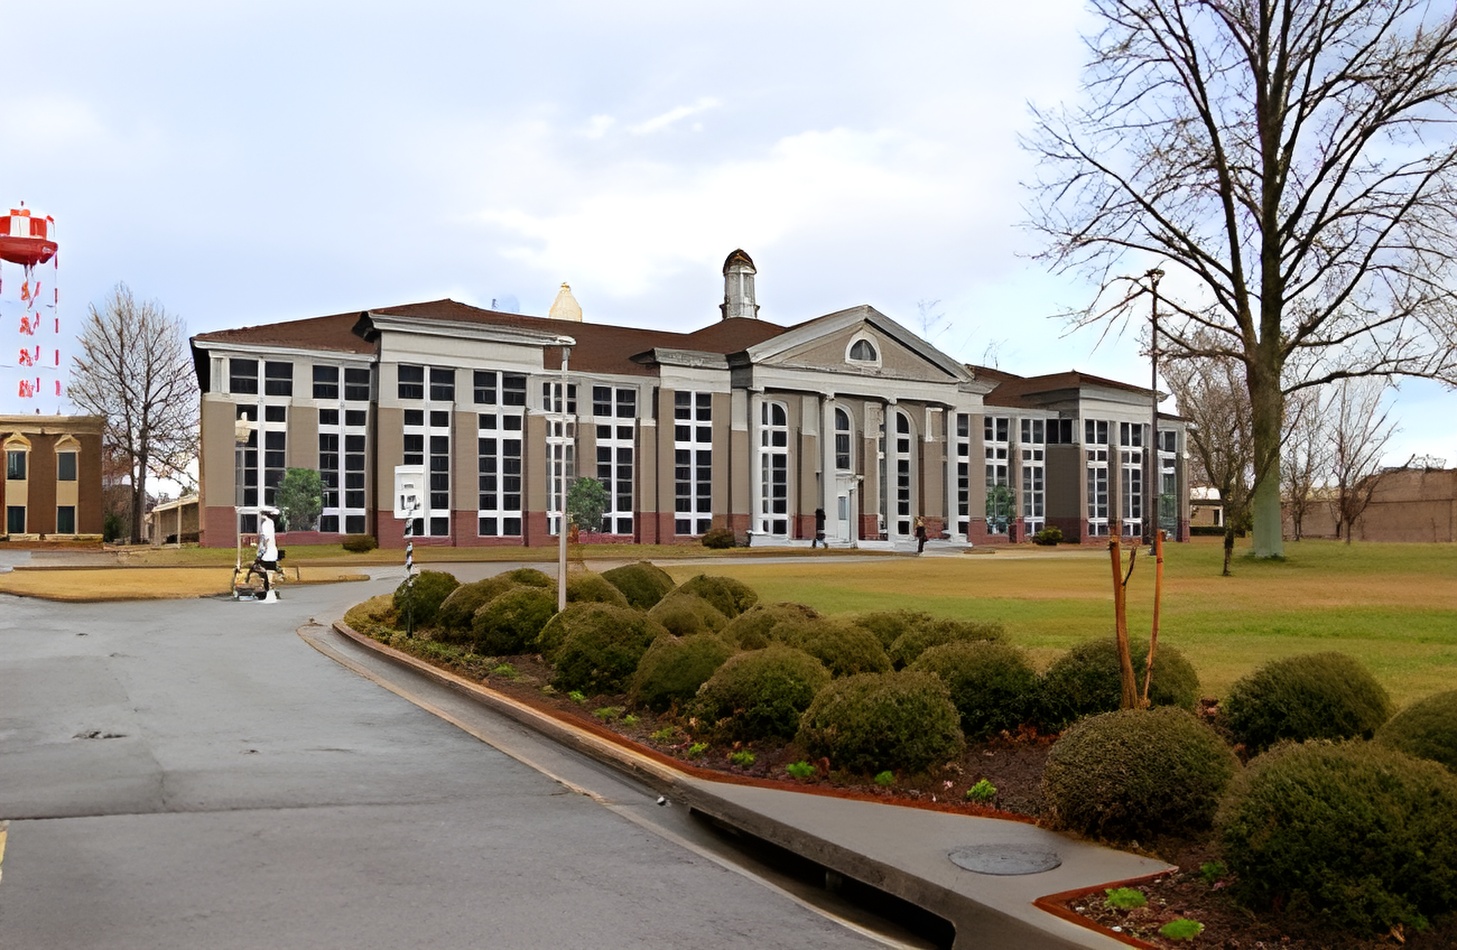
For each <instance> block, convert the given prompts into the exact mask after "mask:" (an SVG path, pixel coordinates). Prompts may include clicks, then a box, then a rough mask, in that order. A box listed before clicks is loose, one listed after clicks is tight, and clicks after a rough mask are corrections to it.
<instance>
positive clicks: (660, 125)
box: [627, 97, 719, 135]
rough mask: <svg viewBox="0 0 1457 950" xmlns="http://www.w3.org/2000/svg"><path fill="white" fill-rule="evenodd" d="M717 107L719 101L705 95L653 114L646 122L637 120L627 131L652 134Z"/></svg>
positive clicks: (637, 133)
mask: <svg viewBox="0 0 1457 950" xmlns="http://www.w3.org/2000/svg"><path fill="white" fill-rule="evenodd" d="M718 107H719V101H718V100H717V99H714V98H712V97H705V98H702V99H699V100H698V101H697V102H695V103H693V104H692V105H691V106H677V107H675V108H672V109H669V110H668V111H667V112H664V113H662V114H661V115H655V116H653V117H652V118H651V119H648V120H647V121H646V122H639V123H638V124H636V125H630V126H628V127H627V131H629V132H631V133H632V134H633V135H652V134H653V133H654V132H661V131H662V130H663V129H666V128H668V127H669V126H670V125H674V124H675V123H678V122H681V121H683V120H684V119H686V118H688V117H689V116H695V115H699V114H701V113H704V112H707V111H709V110H710V109H717V108H718Z"/></svg>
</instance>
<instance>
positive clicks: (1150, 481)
mask: <svg viewBox="0 0 1457 950" xmlns="http://www.w3.org/2000/svg"><path fill="white" fill-rule="evenodd" d="M1144 276H1145V277H1147V278H1148V283H1149V293H1150V294H1152V295H1153V304H1152V308H1151V310H1150V312H1149V321H1150V323H1151V325H1152V334H1151V335H1150V338H1149V346H1148V357H1149V362H1150V364H1151V367H1152V374H1151V377H1150V380H1149V386H1148V388H1149V401H1150V402H1151V403H1152V404H1153V405H1152V412H1151V416H1150V419H1149V426H1148V444H1147V445H1145V446H1144V447H1143V456H1144V465H1143V470H1144V480H1143V540H1144V543H1146V544H1148V545H1149V546H1150V547H1152V545H1153V539H1154V532H1155V531H1157V530H1158V490H1157V485H1156V483H1157V479H1158V442H1159V280H1160V279H1161V278H1162V277H1163V276H1164V272H1163V271H1162V270H1160V269H1158V268H1157V267H1155V268H1152V269H1150V270H1149V271H1148V273H1146V274H1144Z"/></svg>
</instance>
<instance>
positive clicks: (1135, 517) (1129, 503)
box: [1118, 422, 1144, 538]
mask: <svg viewBox="0 0 1457 950" xmlns="http://www.w3.org/2000/svg"><path fill="white" fill-rule="evenodd" d="M1143 433H1144V427H1143V426H1141V425H1139V424H1138V423H1136V422H1120V423H1118V465H1119V467H1120V468H1121V469H1122V471H1121V472H1120V475H1121V476H1122V481H1123V485H1122V489H1123V490H1122V499H1123V536H1124V537H1125V538H1140V537H1142V536H1143V477H1144V476H1143Z"/></svg>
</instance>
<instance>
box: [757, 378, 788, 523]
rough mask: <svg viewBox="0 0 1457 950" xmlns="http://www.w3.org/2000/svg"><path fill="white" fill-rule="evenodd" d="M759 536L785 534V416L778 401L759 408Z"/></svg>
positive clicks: (786, 434) (786, 482)
mask: <svg viewBox="0 0 1457 950" xmlns="http://www.w3.org/2000/svg"><path fill="white" fill-rule="evenodd" d="M756 528H757V530H758V531H759V533H761V534H769V535H775V536H777V537H787V536H788V534H789V413H788V412H787V410H785V408H784V403H782V402H764V403H761V404H760V406H759V523H758V525H757V526H756Z"/></svg>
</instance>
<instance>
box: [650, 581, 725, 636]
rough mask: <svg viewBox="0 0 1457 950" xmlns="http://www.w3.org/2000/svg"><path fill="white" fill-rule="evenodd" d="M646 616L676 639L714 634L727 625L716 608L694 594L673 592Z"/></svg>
mask: <svg viewBox="0 0 1457 950" xmlns="http://www.w3.org/2000/svg"><path fill="white" fill-rule="evenodd" d="M648 616H649V617H651V618H652V619H653V620H655V621H657V622H658V623H660V624H662V625H663V626H664V627H666V628H668V632H669V633H672V634H673V635H674V636H677V637H691V636H692V635H693V634H695V633H716V632H718V631H719V630H722V629H723V628H724V626H725V625H726V624H727V623H728V618H727V617H725V616H724V615H723V613H722V611H720V610H719V609H718V608H716V607H714V606H713V604H711V603H709V602H708V601H706V600H704V599H703V598H702V597H699V596H698V595H696V594H689V593H684V592H683V591H682V590H681V589H679V590H675V591H673V592H672V593H671V594H669V595H668V596H667V597H664V598H663V599H662V600H660V601H658V603H657V604H656V605H655V606H654V607H653V609H652V610H649V611H648Z"/></svg>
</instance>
